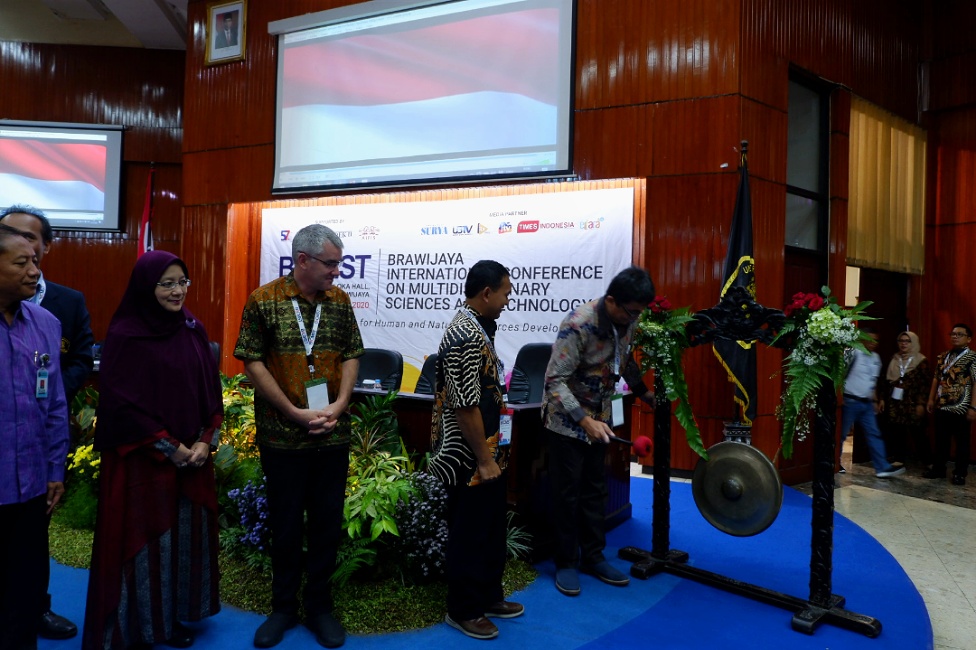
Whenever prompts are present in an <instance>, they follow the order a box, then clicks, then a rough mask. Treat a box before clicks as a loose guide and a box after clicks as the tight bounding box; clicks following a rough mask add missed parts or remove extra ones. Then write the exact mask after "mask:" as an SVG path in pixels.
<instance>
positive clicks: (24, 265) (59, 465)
mask: <svg viewBox="0 0 976 650" xmlns="http://www.w3.org/2000/svg"><path fill="white" fill-rule="evenodd" d="M34 259H35V254H34V251H33V249H32V248H31V245H30V242H28V241H27V239H26V238H25V237H24V236H23V235H22V233H20V231H18V230H15V229H13V228H9V227H7V226H5V225H4V224H0V315H2V317H0V648H4V649H6V648H36V647H37V635H38V633H39V627H40V624H41V621H40V619H39V618H38V615H39V614H40V612H41V609H42V607H43V603H44V600H45V598H44V595H45V592H46V591H47V583H48V572H49V568H50V564H49V562H50V559H49V558H48V538H47V525H48V520H49V517H50V514H51V510H52V509H53V508H54V506H55V505H56V504H57V503H58V501H59V500H60V499H61V496H62V495H63V494H64V473H65V467H64V466H65V459H66V457H67V453H68V408H67V404H66V403H65V400H64V389H63V387H62V384H61V372H60V360H61V336H60V330H61V327H60V325H58V321H57V318H55V317H54V316H53V315H52V314H51V313H49V312H48V311H47V310H45V309H43V308H42V307H38V306H37V305H35V304H32V303H31V301H30V299H31V297H32V296H33V295H34V293H35V290H36V287H37V282H38V280H39V279H40V275H41V273H40V270H39V269H38V268H37V266H36V264H35V263H34Z"/></svg>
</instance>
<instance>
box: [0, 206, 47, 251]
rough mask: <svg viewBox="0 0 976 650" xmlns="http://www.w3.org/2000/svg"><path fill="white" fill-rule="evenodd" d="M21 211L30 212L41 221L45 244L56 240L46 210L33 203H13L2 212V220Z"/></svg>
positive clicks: (42, 238)
mask: <svg viewBox="0 0 976 650" xmlns="http://www.w3.org/2000/svg"><path fill="white" fill-rule="evenodd" d="M14 213H21V214H29V215H30V216H32V217H34V218H35V219H37V220H38V221H40V222H41V240H42V241H43V242H44V244H50V243H51V242H52V241H54V231H53V230H52V229H51V222H50V221H48V220H47V217H46V216H44V211H43V210H41V209H40V208H35V207H34V206H33V205H26V204H23V203H19V204H17V205H12V206H10V207H9V208H7V209H6V210H4V211H3V212H0V221H3V220H4V217H6V216H7V215H8V214H14Z"/></svg>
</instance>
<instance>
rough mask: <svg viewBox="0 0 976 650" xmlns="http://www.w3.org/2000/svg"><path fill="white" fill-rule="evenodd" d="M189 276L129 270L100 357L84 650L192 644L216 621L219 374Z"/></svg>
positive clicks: (180, 269) (152, 260)
mask: <svg viewBox="0 0 976 650" xmlns="http://www.w3.org/2000/svg"><path fill="white" fill-rule="evenodd" d="M189 286H190V280H189V278H188V274H187V269H186V265H185V264H184V263H183V261H182V260H180V259H179V258H178V257H176V256H175V255H173V254H171V253H167V252H165V251H152V252H149V253H146V254H145V255H143V256H142V257H140V258H139V261H138V262H136V265H135V268H134V269H133V270H132V276H131V277H130V278H129V286H128V288H127V289H126V291H125V295H124V296H123V297H122V303H121V304H120V305H119V308H118V310H117V311H116V312H115V315H114V316H113V317H112V322H111V324H110V325H109V329H108V336H107V338H106V339H105V345H104V347H103V351H102V361H101V368H100V371H99V386H100V389H101V393H100V396H99V404H98V411H97V415H98V420H97V427H96V430H95V448H96V449H97V450H99V451H100V452H101V454H102V462H101V478H100V484H99V501H98V519H97V523H96V526H95V542H94V548H93V549H92V564H91V571H90V574H89V581H88V604H87V608H86V612H85V633H84V637H83V641H82V647H83V648H84V649H85V650H95V649H96V648H97V649H100V650H101V649H109V648H111V649H115V648H118V649H123V648H143V647H149V646H151V645H152V644H153V643H165V644H166V645H169V646H172V647H175V648H186V647H189V646H190V645H192V644H193V632H192V630H190V629H189V628H188V627H186V626H184V625H182V624H181V623H180V621H199V620H200V619H202V618H204V617H206V616H212V615H213V614H216V613H217V612H218V611H219V610H220V600H219V597H218V591H217V589H218V579H219V576H218V568H217V548H218V539H217V491H216V485H215V481H214V469H213V462H212V461H211V458H210V452H211V451H212V449H214V448H215V447H216V445H217V442H218V441H217V433H216V431H217V429H218V427H219V426H220V423H221V421H222V419H223V404H222V400H221V389H220V378H219V375H218V373H217V363H216V360H215V359H214V356H213V353H212V352H211V350H210V343H209V340H208V338H207V333H206V331H205V330H204V328H203V326H202V325H201V324H200V323H199V322H198V321H197V320H195V319H194V318H193V315H192V314H191V313H190V312H189V311H188V310H187V309H186V307H184V306H183V301H184V300H185V299H186V293H187V289H188V287H189Z"/></svg>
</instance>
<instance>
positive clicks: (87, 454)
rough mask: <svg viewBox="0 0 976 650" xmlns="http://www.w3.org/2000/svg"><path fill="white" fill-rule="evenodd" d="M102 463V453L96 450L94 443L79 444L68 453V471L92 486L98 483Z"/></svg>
mask: <svg viewBox="0 0 976 650" xmlns="http://www.w3.org/2000/svg"><path fill="white" fill-rule="evenodd" d="M101 464H102V455H101V454H99V453H98V452H97V451H95V449H94V445H93V444H92V443H88V444H87V445H78V446H77V447H75V450H74V451H72V452H71V453H69V454H68V472H70V473H71V474H72V475H73V476H76V477H77V478H79V479H80V480H82V481H84V482H86V483H90V484H91V485H92V486H96V485H98V472H99V465H101Z"/></svg>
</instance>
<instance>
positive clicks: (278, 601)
mask: <svg viewBox="0 0 976 650" xmlns="http://www.w3.org/2000/svg"><path fill="white" fill-rule="evenodd" d="M292 257H293V261H294V270H293V271H292V272H291V273H289V274H288V275H287V276H285V277H282V278H278V279H277V280H274V281H272V282H269V283H268V284H266V285H264V286H262V287H259V288H258V289H256V290H255V291H254V292H253V293H252V294H251V296H250V298H248V301H247V304H246V305H245V307H244V314H243V317H242V319H241V330H240V336H239V338H238V340H237V346H236V348H235V350H234V356H235V357H237V358H238V359H240V360H242V361H243V362H244V372H245V373H246V374H247V376H248V378H249V379H250V380H251V382H252V383H253V384H254V388H255V391H254V392H255V399H254V418H255V422H256V425H257V436H256V440H257V443H258V447H259V449H260V452H261V467H262V469H263V470H264V473H265V477H266V488H267V497H268V513H269V519H270V524H271V569H272V577H271V610H272V613H271V616H269V617H268V618H267V620H266V621H265V622H264V623H262V624H261V626H260V627H259V628H258V629H257V632H255V634H254V645H255V646H256V647H258V648H270V647H272V646H274V645H277V644H278V643H280V642H281V640H282V639H283V638H284V634H285V632H286V631H287V630H289V629H291V628H292V627H294V626H295V625H297V624H298V621H299V618H298V611H299V600H298V591H299V585H300V583H301V577H302V569H303V566H304V570H305V575H306V585H305V590H304V592H303V595H302V601H303V604H304V609H305V625H306V626H307V627H308V628H309V629H310V630H311V631H312V633H313V634H315V637H316V639H317V641H318V642H319V644H321V645H323V646H325V647H327V648H335V647H338V646H340V645H342V644H343V643H344V641H345V630H343V628H342V625H340V623H339V622H338V621H337V620H336V619H335V617H334V616H333V613H332V612H333V599H332V589H331V583H330V580H329V579H330V577H331V576H332V572H333V571H334V570H335V565H336V553H337V550H338V546H339V539H340V537H339V535H340V533H341V530H342V506H343V501H344V498H345V488H346V475H347V473H348V469H349V432H350V421H349V416H348V414H346V408H347V407H348V406H349V400H350V398H351V397H352V390H353V387H354V385H355V383H356V375H357V374H358V371H359V357H360V356H362V355H363V353H364V349H363V340H362V337H361V336H360V333H359V325H358V323H357V322H356V316H355V314H354V313H353V310H352V304H351V303H350V301H349V296H348V294H346V292H345V291H343V290H342V289H340V288H339V287H336V286H334V284H333V283H334V281H335V279H336V278H337V277H339V266H340V265H341V263H342V241H341V240H340V239H339V237H338V235H336V233H335V232H334V231H332V230H331V229H330V228H327V227H325V226H323V225H320V224H313V225H311V226H306V227H305V228H302V229H301V230H299V231H298V233H297V234H296V235H295V239H294V240H292ZM306 516H307V521H308V525H307V534H306V535H305V537H307V553H304V552H303V544H302V542H303V530H305V529H306V526H305V519H306Z"/></svg>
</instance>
